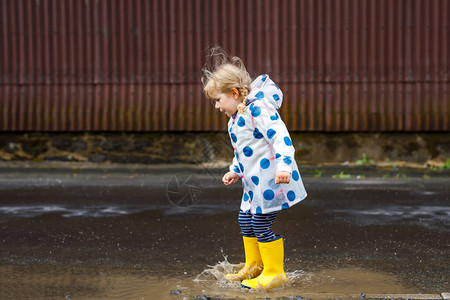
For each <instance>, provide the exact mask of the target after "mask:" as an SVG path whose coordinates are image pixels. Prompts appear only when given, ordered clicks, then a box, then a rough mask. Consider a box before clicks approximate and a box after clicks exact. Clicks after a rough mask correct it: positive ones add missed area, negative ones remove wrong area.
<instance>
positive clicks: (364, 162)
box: [356, 153, 374, 166]
mask: <svg viewBox="0 0 450 300" xmlns="http://www.w3.org/2000/svg"><path fill="white" fill-rule="evenodd" d="M368 163H370V164H373V163H374V161H373V160H372V159H367V155H366V153H363V155H362V159H358V160H357V161H356V164H358V165H362V166H367V164H368Z"/></svg>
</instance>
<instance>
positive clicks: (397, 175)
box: [395, 173, 406, 179]
mask: <svg viewBox="0 0 450 300" xmlns="http://www.w3.org/2000/svg"><path fill="white" fill-rule="evenodd" d="M395 178H397V179H399V178H406V175H405V174H400V173H397V174H396V175H395Z"/></svg>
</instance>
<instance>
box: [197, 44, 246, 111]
mask: <svg viewBox="0 0 450 300" xmlns="http://www.w3.org/2000/svg"><path fill="white" fill-rule="evenodd" d="M207 59H208V61H207V64H205V67H204V68H203V69H202V73H203V76H202V83H203V91H204V92H205V95H206V97H208V98H209V99H214V95H215V94H216V93H218V92H219V93H229V92H231V90H232V89H233V88H235V89H237V90H238V91H239V96H240V97H241V98H242V100H243V101H244V103H241V104H239V106H240V108H239V107H238V109H240V111H241V110H243V108H244V107H245V100H246V99H247V96H248V94H249V93H250V84H251V81H252V79H251V77H250V75H249V74H248V72H247V69H246V68H245V66H244V63H243V62H242V60H241V59H240V58H239V57H237V56H230V55H229V54H228V53H227V52H225V51H224V50H223V49H222V48H221V47H220V46H216V47H213V48H212V49H211V50H210V54H209V55H208V56H207Z"/></svg>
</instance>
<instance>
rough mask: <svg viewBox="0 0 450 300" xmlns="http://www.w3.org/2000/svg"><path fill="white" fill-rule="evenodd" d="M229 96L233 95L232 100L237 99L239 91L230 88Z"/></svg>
mask: <svg viewBox="0 0 450 300" xmlns="http://www.w3.org/2000/svg"><path fill="white" fill-rule="evenodd" d="M231 96H233V98H234V100H238V99H239V91H238V89H237V88H232V89H231Z"/></svg>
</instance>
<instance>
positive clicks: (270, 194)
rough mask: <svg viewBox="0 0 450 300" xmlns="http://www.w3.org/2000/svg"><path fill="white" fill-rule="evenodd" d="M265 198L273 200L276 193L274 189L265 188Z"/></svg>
mask: <svg viewBox="0 0 450 300" xmlns="http://www.w3.org/2000/svg"><path fill="white" fill-rule="evenodd" d="M263 196H264V199H266V200H269V201H270V200H272V199H273V198H274V197H275V193H274V192H273V191H272V190H265V191H264V193H263Z"/></svg>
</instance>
